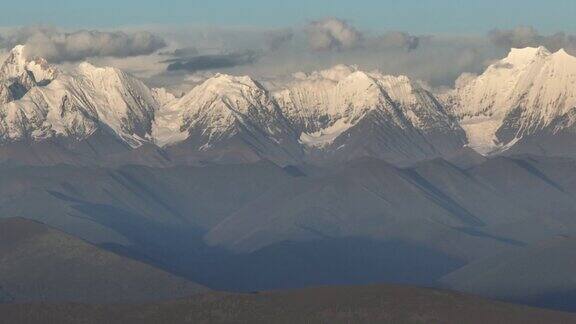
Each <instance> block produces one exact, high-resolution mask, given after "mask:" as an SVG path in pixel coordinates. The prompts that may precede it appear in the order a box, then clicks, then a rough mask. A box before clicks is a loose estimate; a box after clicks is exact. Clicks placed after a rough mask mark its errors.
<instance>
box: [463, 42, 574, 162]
mask: <svg viewBox="0 0 576 324" xmlns="http://www.w3.org/2000/svg"><path fill="white" fill-rule="evenodd" d="M574 84H576V58H575V57H573V56H571V55H570V54H568V53H567V52H566V51H565V50H563V49H561V50H558V51H557V52H555V53H550V51H548V50H547V49H546V48H544V47H537V48H523V49H512V50H511V51H510V53H509V54H508V56H507V57H505V58H504V59H502V60H500V61H497V62H495V63H493V64H492V65H490V66H489V67H488V68H487V69H486V71H485V72H484V73H483V74H481V75H480V76H478V77H476V78H474V79H472V80H470V81H469V82H467V83H466V84H465V85H464V86H462V87H460V88H457V89H456V90H455V92H454V93H453V98H455V100H454V104H453V106H452V109H453V110H454V112H455V114H456V115H457V116H458V118H459V119H461V124H462V126H463V128H464V129H465V130H466V132H467V136H468V140H469V142H470V146H471V147H473V148H475V149H476V150H478V151H479V152H481V153H490V152H493V151H501V150H505V149H507V148H509V147H511V146H512V145H513V144H514V143H516V142H517V141H518V140H520V139H522V138H523V137H525V136H530V135H532V134H535V133H537V132H540V131H542V130H543V129H545V128H547V127H549V126H551V125H552V123H553V122H555V121H556V120H558V119H559V118H562V116H564V115H565V114H567V113H568V112H570V111H571V110H572V109H573V108H575V107H576V87H574Z"/></svg>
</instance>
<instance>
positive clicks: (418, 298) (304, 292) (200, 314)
mask: <svg viewBox="0 0 576 324" xmlns="http://www.w3.org/2000/svg"><path fill="white" fill-rule="evenodd" d="M0 314H1V315H2V320H3V321H5V322H6V323H29V324H32V323H43V324H45V323H59V324H66V323H86V324H90V323H123V324H126V323H138V324H143V323H360V322H362V323H482V324H485V323H523V324H524V323H574V322H576V315H575V314H570V313H561V312H555V311H549V310H543V309H537V308H530V307H526V306H518V305H513V304H507V303H502V302H497V301H491V300H487V299H483V298H479V297H475V296H470V295H464V294H460V293H454V292H449V291H443V290H435V289H426V288H415V287H405V286H392V285H373V286H350V287H345V286H341V287H334V286H333V287H319V288H308V289H301V290H293V291H277V292H263V293H253V294H227V293H207V294H203V295H197V296H196V297H193V298H190V299H184V300H177V301H171V302H164V303H158V304H147V305H126V304H123V305H122V304H120V305H87V304H4V305H0Z"/></svg>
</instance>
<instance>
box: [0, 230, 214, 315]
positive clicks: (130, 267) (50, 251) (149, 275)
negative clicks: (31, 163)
mask: <svg viewBox="0 0 576 324" xmlns="http://www.w3.org/2000/svg"><path fill="white" fill-rule="evenodd" d="M205 290H206V289H205V288H204V287H202V286H200V285H197V284H195V283H192V282H190V281H188V280H186V279H183V278H179V277H176V276H174V275H172V274H169V273H167V272H165V271H162V270H159V269H156V268H154V267H152V266H149V265H147V264H144V263H141V262H138V261H135V260H131V259H128V258H125V257H122V256H119V255H116V254H114V253H111V252H108V251H105V250H102V249H100V248H98V247H96V246H93V245H91V244H89V243H86V242H84V241H82V240H80V239H78V238H75V237H73V236H70V235H68V234H65V233H63V232H60V231H58V230H54V229H52V228H50V227H48V226H46V225H44V224H41V223H37V222H34V221H31V220H26V219H22V218H11V219H6V220H2V221H0V301H9V302H10V301H14V302H26V301H74V302H121V301H134V302H136V301H140V302H144V301H152V300H162V299H169V298H179V297H183V296H190V295H192V294H195V293H197V292H200V291H205ZM12 323H15V322H12Z"/></svg>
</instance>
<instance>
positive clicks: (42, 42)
mask: <svg viewBox="0 0 576 324" xmlns="http://www.w3.org/2000/svg"><path fill="white" fill-rule="evenodd" d="M0 43H1V44H2V45H3V46H4V47H12V46H14V45H17V44H24V45H26V47H25V54H26V55H28V56H30V57H34V56H40V57H43V58H45V59H47V60H48V61H50V62H53V63H62V62H75V61H81V60H84V59H86V58H90V57H118V58H124V57H131V56H139V55H148V54H152V53H154V52H155V51H157V50H159V49H161V48H163V47H165V46H166V42H165V41H164V39H163V38H161V37H159V36H157V35H154V34H152V33H150V32H146V31H138V32H132V33H127V32H123V31H115V32H102V31H95V30H82V31H76V32H71V33H68V32H61V31H59V30H57V29H55V28H43V27H27V28H20V29H16V30H14V31H12V32H11V33H8V34H7V35H5V36H3V37H2V39H1V40H0Z"/></svg>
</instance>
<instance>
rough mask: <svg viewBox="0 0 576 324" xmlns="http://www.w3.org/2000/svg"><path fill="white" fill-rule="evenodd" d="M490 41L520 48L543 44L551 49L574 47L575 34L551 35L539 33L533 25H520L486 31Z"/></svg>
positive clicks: (503, 46) (571, 48) (499, 45)
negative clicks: (512, 27)
mask: <svg viewBox="0 0 576 324" xmlns="http://www.w3.org/2000/svg"><path fill="white" fill-rule="evenodd" d="M488 38H489V39H490V41H491V42H492V43H493V44H494V45H495V46H498V47H502V48H506V49H510V48H522V47H537V46H544V47H546V48H547V49H549V50H551V51H557V50H559V49H561V48H564V49H566V50H574V49H576V36H574V35H567V34H566V33H564V32H558V33H555V34H552V35H541V34H540V33H539V32H538V31H537V30H536V29H535V28H534V27H530V26H520V27H516V28H514V29H494V30H492V31H491V32H489V33H488Z"/></svg>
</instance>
